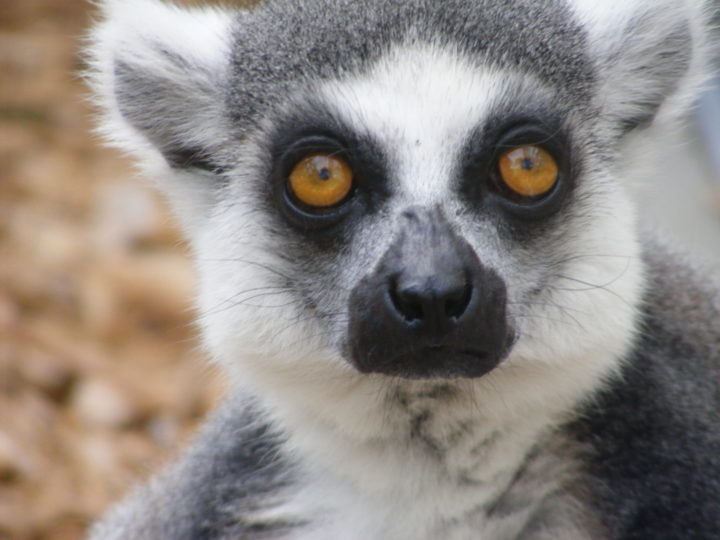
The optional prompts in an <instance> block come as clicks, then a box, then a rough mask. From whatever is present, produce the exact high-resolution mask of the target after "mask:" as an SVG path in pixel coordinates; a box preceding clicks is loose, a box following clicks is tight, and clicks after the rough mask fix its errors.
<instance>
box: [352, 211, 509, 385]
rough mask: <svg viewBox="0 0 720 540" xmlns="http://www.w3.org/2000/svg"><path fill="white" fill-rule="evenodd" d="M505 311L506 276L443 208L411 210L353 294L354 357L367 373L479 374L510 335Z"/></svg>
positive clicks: (505, 347) (504, 346) (500, 352)
mask: <svg viewBox="0 0 720 540" xmlns="http://www.w3.org/2000/svg"><path fill="white" fill-rule="evenodd" d="M505 309H506V291H505V284H504V283H503V281H502V279H500V277H499V276H498V275H497V274H496V273H495V272H494V271H493V270H491V269H489V268H487V267H485V266H484V265H482V264H481V262H480V261H479V259H478V257H477V255H476V254H475V252H474V250H473V249H472V247H471V246H470V245H469V244H468V243H467V241H466V240H464V239H463V238H462V237H460V236H459V235H458V234H457V233H455V232H454V231H453V230H452V227H451V226H450V224H449V223H448V221H447V220H446V219H445V217H444V216H443V215H442V214H441V213H440V211H439V210H436V209H423V208H412V209H410V210H407V211H405V212H404V213H403V215H402V217H401V222H400V229H399V232H398V234H397V236H396V238H395V240H394V241H393V243H392V244H391V245H390V247H389V248H388V250H387V252H386V253H385V255H384V256H383V257H382V259H381V260H380V263H379V264H378V265H377V267H376V268H375V269H374V270H373V271H371V272H370V274H368V275H367V276H366V277H365V278H364V279H362V280H361V281H360V282H359V283H358V285H357V286H356V287H355V289H354V290H353V292H352V294H351V299H350V327H349V355H350V357H351V360H352V362H353V363H354V365H355V366H356V367H357V368H358V369H359V370H360V371H361V372H364V373H385V374H388V375H396V376H401V377H407V378H434V377H453V378H454V377H479V376H481V375H484V374H485V373H487V372H488V371H490V370H491V369H493V368H494V367H495V366H496V365H497V364H498V363H499V362H500V360H501V359H502V358H503V357H504V356H505V355H506V353H507V350H508V348H509V343H510V342H511V341H512V338H511V333H510V332H509V330H508V327H507V320H506V314H505Z"/></svg>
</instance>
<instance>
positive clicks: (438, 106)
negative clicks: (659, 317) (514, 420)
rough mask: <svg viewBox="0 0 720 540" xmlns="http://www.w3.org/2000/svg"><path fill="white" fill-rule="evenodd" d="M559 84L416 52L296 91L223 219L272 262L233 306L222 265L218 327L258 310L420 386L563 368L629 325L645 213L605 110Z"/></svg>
mask: <svg viewBox="0 0 720 540" xmlns="http://www.w3.org/2000/svg"><path fill="white" fill-rule="evenodd" d="M562 90H563V89H560V90H553V89H552V88H551V87H549V86H548V85H547V84H544V83H543V82H542V80H540V79H538V78H537V77H535V76H533V75H532V74H525V75H519V74H517V73H513V72H512V70H509V69H500V68H492V67H490V66H488V65H484V64H478V63H473V62H471V59H470V58H468V57H467V56H466V55H463V54H462V53H458V52H452V51H448V50H447V49H443V48H441V47H434V46H433V47H429V46H424V45H422V44H417V43H409V44H407V45H402V46H398V47H397V48H395V49H394V50H392V51H390V52H389V53H387V54H386V55H384V56H382V57H380V58H379V59H378V61H377V62H376V63H374V64H373V65H371V66H370V67H369V68H368V69H367V70H366V71H365V72H363V73H360V74H353V75H352V76H349V77H345V78H341V79H339V80H334V81H328V82H321V83H319V84H317V85H314V86H313V87H312V89H311V90H310V91H307V92H298V93H297V94H295V95H294V96H293V99H292V101H291V102H290V103H288V104H286V105H285V106H284V107H283V108H282V110H281V111H280V112H278V113H276V114H275V115H273V116H272V117H270V118H269V119H268V120H267V122H266V125H265V126H263V127H262V128H261V129H260V130H259V132H258V133H257V134H255V137H256V139H255V145H256V147H255V150H248V151H247V152H246V153H245V155H252V156H253V157H254V159H255V161H254V163H253V165H252V166H251V165H250V164H247V165H246V164H243V165H241V170H238V171H236V172H234V173H231V174H233V175H237V176H238V177H242V180H238V181H235V182H233V183H232V184H231V185H230V186H229V187H228V192H227V193H228V195H227V196H226V197H224V199H225V201H232V206H231V207H229V208H224V210H223V211H222V213H220V214H218V215H216V216H215V217H214V219H213V220H211V222H212V223H213V225H214V226H216V227H217V229H216V231H219V230H221V229H220V228H221V227H223V228H225V230H227V231H228V234H226V235H225V236H224V238H223V247H222V251H223V252H224V253H233V252H235V253H237V254H238V255H237V258H238V259H240V258H242V259H248V256H247V255H245V253H248V252H249V253H253V254H255V255H253V256H252V258H251V261H252V262H251V263H250V266H253V267H255V268H253V269H252V274H253V277H252V278H247V277H245V275H244V274H243V278H241V279H242V282H240V280H238V282H237V283H235V284H234V285H233V286H232V288H231V289H230V290H225V291H223V293H222V294H221V295H220V296H218V295H217V294H214V291H216V290H217V283H219V282H228V283H230V282H231V280H232V278H231V277H230V276H229V275H228V276H226V277H223V278H218V277H217V276H215V273H214V272H215V271H217V270H220V271H223V268H219V267H218V266H217V265H213V266H210V267H209V268H208V267H206V268H207V271H208V273H207V274H206V275H205V283H206V286H205V290H204V293H203V295H202V296H201V297H210V296H212V297H213V300H212V301H211V302H209V303H206V304H205V312H206V313H207V314H208V316H209V317H213V318H215V320H213V321H210V322H209V324H208V325H207V326H208V330H209V331H210V332H212V331H213V328H217V327H225V328H227V329H228V330H229V331H230V332H233V333H235V332H237V329H238V328H244V327H246V326H247V324H248V323H247V322H240V321H241V320H243V319H240V317H242V315H241V314H242V313H243V312H247V313H248V314H250V315H249V317H251V318H252V319H255V320H256V322H254V324H257V323H258V322H259V321H263V323H262V324H263V326H264V327H267V326H270V327H271V328H272V329H273V330H274V332H275V334H273V335H272V338H269V337H263V338H262V339H263V340H271V339H272V340H279V342H281V341H282V336H281V335H282V334H283V333H285V334H286V335H291V336H292V339H293V340H295V341H296V343H291V342H288V343H287V345H286V347H288V349H286V350H298V349H299V350H303V343H304V341H305V340H306V339H307V336H312V342H313V349H314V351H313V352H317V351H323V352H324V354H325V355H327V356H328V357H329V358H332V363H333V365H334V366H335V367H337V366H341V367H342V368H345V369H351V370H354V371H357V372H359V373H363V374H370V373H379V374H383V375H390V376H397V377H402V378H410V379H415V378H420V379H427V378H465V377H470V378H474V377H481V376H483V375H485V374H487V373H488V372H490V371H492V370H494V369H496V368H497V367H498V366H499V365H503V364H504V363H506V362H507V363H512V362H515V363H525V362H534V361H537V359H538V358H542V359H543V360H544V361H553V360H555V359H554V358H553V357H552V355H562V354H563V353H565V354H568V355H569V354H570V352H569V351H570V350H573V349H575V350H576V351H577V350H578V349H583V348H585V347H587V346H592V345H590V344H593V345H597V343H595V340H597V341H600V340H601V339H602V336H603V335H604V332H605V331H607V329H608V327H610V328H612V331H617V330H621V329H615V328H613V327H614V325H615V324H623V322H621V321H624V322H627V321H625V314H626V313H627V312H628V311H629V310H628V308H626V307H625V306H624V305H623V300H621V298H627V294H628V292H632V290H633V289H634V287H636V283H637V269H636V268H633V265H632V260H633V258H634V257H635V255H636V251H635V244H634V242H635V239H634V234H633V233H632V231H633V229H634V224H633V214H632V210H631V209H630V208H629V205H628V203H627V201H626V200H625V198H624V196H623V194H622V189H621V188H620V187H619V186H618V185H617V183H615V182H613V181H612V179H611V178H610V175H609V170H610V169H611V166H610V163H611V161H612V159H611V158H610V157H609V154H610V152H608V151H607V150H603V147H602V144H601V142H600V141H598V140H597V139H598V138H599V137H600V136H599V134H598V131H599V129H598V127H597V122H596V121H595V120H594V119H593V115H592V107H591V105H590V104H589V103H588V102H587V100H586V99H585V97H584V95H583V93H582V92H581V91H578V93H577V95H576V96H575V102H573V101H570V100H567V101H564V100H561V99H560V98H559V96H560V95H562ZM578 96H579V97H578ZM602 142H604V143H607V141H602ZM226 204H227V203H226ZM224 206H225V204H224V205H223V207H224ZM230 216H238V217H233V218H230V219H228V218H229V217H230ZM245 216H249V218H248V217H245ZM215 220H217V221H215ZM250 221H251V222H252V223H250ZM249 230H252V231H253V232H251V233H249V234H248V232H247V231H249ZM210 234H212V235H213V237H214V238H218V237H220V236H221V234H219V233H218V232H214V233H210ZM261 254H262V255H261ZM201 258H202V257H201ZM213 258H214V257H212V256H208V257H207V259H208V260H211V259H213ZM215 258H216V257H215ZM259 258H262V259H261V260H262V265H263V267H264V268H258V267H257V264H256V263H257V262H258V261H259V260H260V259H259ZM230 259H231V260H232V258H230ZM221 266H222V267H224V268H227V267H229V266H232V262H224V263H223V264H222V265H221ZM246 267H247V263H243V262H240V263H237V264H236V265H235V268H234V269H233V272H237V269H238V268H241V269H243V272H248V271H250V269H248V268H246ZM260 276H262V278H261V277H260ZM244 290H250V292H249V293H243V294H241V295H238V296H233V295H235V294H237V291H244ZM247 297H250V298H251V299H252V300H249V301H246V298H247ZM228 298H236V301H230V304H224V303H225V302H228ZM245 304H251V305H250V306H248V305H245ZM217 305H220V306H223V305H225V306H226V309H221V310H220V312H219V314H218V315H213V309H214V306H217ZM261 306H262V307H261ZM278 306H282V307H278ZM607 313H612V314H613V315H612V318H609V317H608V316H607ZM618 314H620V315H619V316H618ZM235 317H238V318H239V319H237V322H232V323H230V324H219V323H218V320H217V318H222V319H223V320H225V319H226V318H227V319H228V320H232V319H233V318H235ZM616 317H617V319H615V318H616ZM270 323H272V325H270ZM595 326H599V327H600V328H601V329H602V330H600V331H599V332H595V331H594V329H593V327H595ZM627 326H628V327H630V326H631V324H627ZM256 332H257V331H256V330H254V331H253V334H255V333H256ZM580 334H582V338H580ZM238 339H240V338H238ZM242 339H243V341H244V340H245V338H242ZM580 341H581V342H582V343H581V344H579V343H578V342H580ZM238 345H239V344H238ZM578 345H579V347H578ZM576 347H577V348H576ZM565 351H568V352H565ZM278 352H279V351H278ZM306 354H308V355H311V354H313V353H311V352H310V351H308V352H307V353H306ZM300 362H301V363H302V361H300Z"/></svg>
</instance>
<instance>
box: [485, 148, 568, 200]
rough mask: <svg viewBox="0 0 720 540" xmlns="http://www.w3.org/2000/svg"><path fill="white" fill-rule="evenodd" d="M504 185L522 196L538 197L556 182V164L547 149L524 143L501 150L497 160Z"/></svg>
mask: <svg viewBox="0 0 720 540" xmlns="http://www.w3.org/2000/svg"><path fill="white" fill-rule="evenodd" d="M498 168H499V169H500V176H501V177H502V180H503V182H505V185H507V187H509V188H510V189H511V190H513V191H514V192H515V193H517V194H518V195H522V196H523V197H538V196H540V195H544V194H545V193H547V192H548V191H550V190H551V189H552V188H553V186H554V185H555V184H556V183H557V179H558V165H557V162H556V161H555V159H554V158H553V157H552V156H551V155H550V153H549V152H548V151H547V150H544V149H543V148H540V147H539V146H534V145H532V144H526V145H523V146H518V147H516V148H513V149H512V150H508V151H507V152H503V154H502V155H501V156H500V159H499V160H498Z"/></svg>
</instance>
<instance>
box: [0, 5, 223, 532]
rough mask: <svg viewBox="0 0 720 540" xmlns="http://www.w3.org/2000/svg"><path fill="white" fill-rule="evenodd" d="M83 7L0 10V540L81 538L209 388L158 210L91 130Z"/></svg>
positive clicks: (181, 254) (169, 445)
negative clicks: (80, 75) (81, 42)
mask: <svg viewBox="0 0 720 540" xmlns="http://www.w3.org/2000/svg"><path fill="white" fill-rule="evenodd" d="M90 17H91V14H90V13H89V6H88V5H87V3H86V2H84V1H83V0H63V1H59V0H0V539H2V540H5V539H13V540H30V539H32V540H40V539H42V540H49V539H56V540H59V539H63V540H69V539H76V538H81V537H82V536H83V532H84V530H85V528H86V526H87V524H88V522H89V521H91V520H92V519H93V518H94V517H95V516H97V515H98V513H100V512H101V511H102V510H103V509H105V508H106V507H107V506H108V504H110V503H111V502H112V501H114V500H116V499H117V498H118V497H119V496H120V495H121V494H122V493H124V492H125V490H126V489H127V488H128V486H129V485H131V484H132V482H134V481H136V480H137V479H139V478H143V477H145V476H146V475H147V474H148V473H149V472H150V471H151V470H155V469H156V468H157V467H158V465H159V464H160V463H161V462H163V461H165V460H167V459H168V458H169V456H170V455H171V454H172V453H173V452H175V451H176V449H177V448H178V447H179V446H181V444H182V443H183V441H185V440H186V439H187V437H188V435H189V433H190V432H191V431H192V428H193V427H194V425H195V424H196V422H197V421H198V419H199V418H201V417H202V415H203V414H204V413H205V412H206V410H207V409H208V407H209V406H211V404H212V402H213V400H214V399H215V398H216V396H217V394H218V393H219V386H220V385H219V384H218V382H217V378H218V377H217V376H214V375H213V374H212V373H211V371H210V369H209V368H207V367H205V363H204V359H203V358H202V354H201V353H200V352H199V351H198V350H197V338H196V333H195V331H194V329H193V328H192V325H191V321H192V312H191V310H190V309H189V298H190V297H191V295H192V289H193V275H192V270H191V268H190V262H189V258H188V256H187V253H186V247H185V246H184V245H183V244H182V242H181V240H180V238H179V236H178V234H177V231H176V229H175V228H174V225H173V224H172V222H171V220H170V218H169V217H168V214H167V212H166V210H165V208H164V207H163V205H162V204H161V203H160V202H159V201H158V200H157V198H156V197H155V195H154V194H153V193H152V192H151V191H149V190H148V189H147V188H146V187H145V186H144V185H143V183H142V182H140V181H139V180H137V179H133V174H132V172H131V169H130V167H129V165H128V163H127V160H124V159H122V158H121V157H120V156H119V155H118V154H117V153H115V152H113V151H110V150H106V149H104V148H102V147H101V146H100V144H99V143H98V140H97V138H96V137H95V136H93V135H91V134H90V129H91V127H92V120H91V115H90V107H89V106H88V105H87V103H86V102H85V101H84V99H85V97H86V90H85V89H84V87H83V84H82V83H81V82H80V81H79V80H78V79H77V76H76V75H75V74H76V73H77V72H78V71H79V70H80V69H81V67H82V66H81V61H80V60H78V57H77V55H76V52H77V48H78V41H77V39H76V38H77V37H78V36H80V35H82V34H83V32H84V31H85V29H86V27H87V25H88V24H89V22H90Z"/></svg>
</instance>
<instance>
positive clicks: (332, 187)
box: [289, 154, 353, 208]
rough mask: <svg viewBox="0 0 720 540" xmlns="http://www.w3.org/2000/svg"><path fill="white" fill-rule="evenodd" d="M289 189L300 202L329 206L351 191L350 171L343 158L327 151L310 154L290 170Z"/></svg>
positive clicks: (338, 201)
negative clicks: (326, 152)
mask: <svg viewBox="0 0 720 540" xmlns="http://www.w3.org/2000/svg"><path fill="white" fill-rule="evenodd" d="M289 181H290V189H291V190H292V192H293V194H294V195H295V197H296V198H297V199H298V200H299V201H300V202H302V203H304V204H307V205H308V206H314V207H316V208H328V207H330V206H334V205H336V204H338V203H340V202H342V200H343V199H344V198H345V197H346V196H347V194H348V193H350V188H352V182H353V174H352V170H350V166H349V165H348V164H347V163H346V162H345V160H344V159H342V158H339V157H337V156H332V155H328V154H312V155H310V156H307V157H305V158H303V159H301V160H300V161H299V162H298V163H297V165H295V167H294V168H293V170H292V172H291V173H290V179H289Z"/></svg>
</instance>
